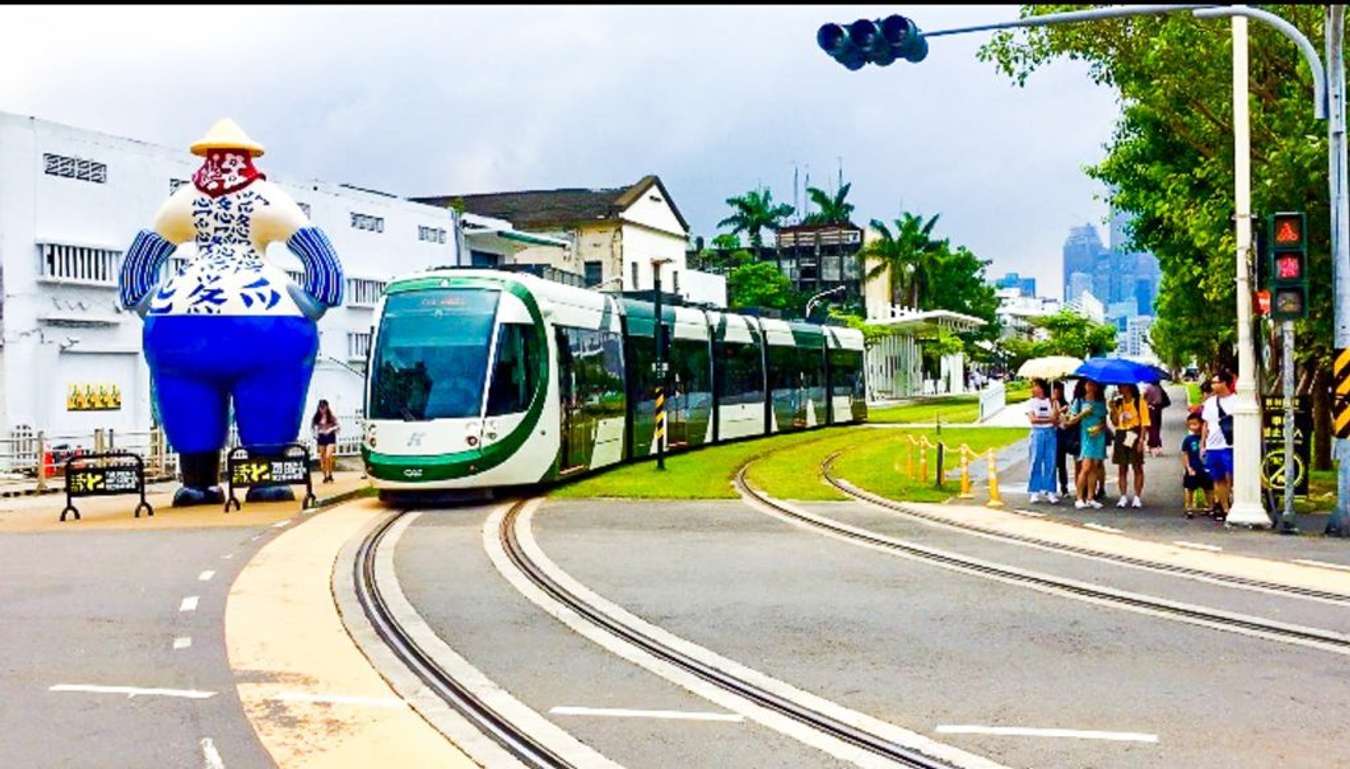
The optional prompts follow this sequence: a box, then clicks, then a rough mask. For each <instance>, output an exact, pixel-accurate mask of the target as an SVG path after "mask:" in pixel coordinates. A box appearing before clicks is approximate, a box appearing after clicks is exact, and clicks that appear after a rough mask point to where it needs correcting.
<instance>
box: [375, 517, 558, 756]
mask: <svg viewBox="0 0 1350 769" xmlns="http://www.w3.org/2000/svg"><path fill="white" fill-rule="evenodd" d="M402 515H403V513H402V512H400V513H397V514H395V515H392V516H390V517H389V518H388V520H386V521H384V522H383V523H381V524H380V525H379V526H378V527H376V528H375V529H374V530H373V531H372V532H371V533H370V534H369V535H368V536H367V537H366V538H365V539H364V540H363V541H362V542H361V546H360V548H359V549H358V550H357V554H356V563H355V566H354V568H353V575H352V576H353V579H354V580H355V584H356V598H357V600H358V601H359V602H360V604H361V608H362V610H363V611H364V612H365V614H366V617H367V618H368V619H369V620H370V624H371V625H372V626H373V627H374V628H375V632H376V633H377V634H379V636H380V640H382V641H383V642H384V643H385V645H386V646H388V647H389V649H390V651H392V652H393V653H394V654H395V655H396V656H397V657H398V658H399V659H400V660H402V661H403V664H405V665H407V666H408V669H409V670H411V671H412V672H413V673H414V674H416V675H417V677H418V678H420V679H422V682H423V683H425V684H426V685H427V687H428V688H430V689H431V690H432V691H433V692H435V693H436V695H437V696H438V697H440V698H441V699H442V700H445V702H446V703H447V704H448V705H450V707H452V708H454V709H455V710H456V711H458V712H459V714H460V715H462V716H464V718H466V719H468V721H469V722H470V723H472V724H473V725H474V727H475V728H477V729H478V730H479V731H481V732H482V733H483V734H485V735H487V736H488V737H489V738H490V739H492V740H493V741H494V742H496V743H497V744H498V745H501V746H502V748H504V749H505V750H507V751H508V752H509V753H511V754H512V755H514V756H515V757H516V758H518V759H520V760H521V761H522V762H523V763H525V764H526V765H527V766H531V767H540V768H541V769H571V768H572V767H573V764H571V763H569V762H568V761H567V760H566V759H564V758H562V757H561V756H559V755H557V754H556V753H554V752H553V751H551V750H549V749H548V747H546V746H545V745H543V744H542V743H540V742H539V741H537V740H535V739H534V738H533V737H532V736H530V734H528V733H527V732H525V731H524V730H522V729H520V728H518V727H517V726H515V725H514V724H512V723H511V722H510V721H509V720H508V719H507V718H506V717H505V716H503V715H501V714H500V713H498V712H496V711H495V710H493V709H492V708H491V707H490V706H489V705H487V704H486V703H484V702H483V701H482V700H480V699H479V698H478V697H476V696H475V695H474V694H473V692H471V691H470V690H469V689H468V687H466V686H464V685H463V684H462V683H460V682H459V681H457V680H456V679H455V678H454V677H453V676H451V675H450V674H449V673H447V672H446V671H445V670H444V669H443V668H442V667H441V666H440V665H439V664H437V663H436V660H435V659H434V658H432V656H431V655H430V654H428V653H427V652H426V651H425V650H423V649H422V648H421V647H420V646H418V645H417V643H416V641H414V640H413V638H412V637H411V635H410V634H409V633H408V632H407V631H406V630H405V629H404V628H403V626H402V625H400V624H399V623H398V620H396V619H395V618H394V616H393V613H392V612H391V611H390V609H389V607H388V605H387V604H386V603H385V600H384V597H383V596H382V595H381V594H380V586H379V583H378V581H377V580H376V578H375V555H376V553H377V552H378V550H379V546H380V542H381V540H383V539H384V535H385V534H386V533H387V532H388V531H389V528H390V527H391V526H392V525H393V524H394V522H395V521H397V520H398V519H399V517H400V516H402Z"/></svg>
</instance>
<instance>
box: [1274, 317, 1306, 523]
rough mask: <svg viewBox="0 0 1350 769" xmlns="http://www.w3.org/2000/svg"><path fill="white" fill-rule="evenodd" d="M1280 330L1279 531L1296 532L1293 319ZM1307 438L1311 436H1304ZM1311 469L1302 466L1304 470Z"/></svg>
mask: <svg viewBox="0 0 1350 769" xmlns="http://www.w3.org/2000/svg"><path fill="white" fill-rule="evenodd" d="M1280 331H1281V333H1282V334H1283V335H1284V340H1283V343H1282V344H1281V347H1283V348H1284V349H1283V351H1282V352H1283V360H1281V361H1280V362H1281V364H1283V367H1284V382H1283V383H1282V386H1281V389H1282V390H1283V391H1284V513H1283V514H1282V515H1281V516H1280V533H1281V534H1297V533H1298V521H1297V518H1296V517H1295V513H1294V476H1295V473H1294V464H1295V462H1296V461H1297V459H1298V452H1297V451H1294V403H1295V398H1296V397H1297V396H1296V395H1295V394H1294V389H1295V387H1296V385H1295V384H1294V321H1292V320H1285V321H1281V322H1280ZM1307 438H1311V436H1305V439H1307ZM1311 469H1312V468H1304V472H1309V471H1310V470H1311ZM1271 485H1274V484H1273V483H1272V484H1271Z"/></svg>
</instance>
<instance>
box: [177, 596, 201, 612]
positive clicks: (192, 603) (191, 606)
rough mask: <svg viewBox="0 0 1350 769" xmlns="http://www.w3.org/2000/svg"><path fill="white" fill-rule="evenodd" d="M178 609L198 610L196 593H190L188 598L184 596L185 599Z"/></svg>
mask: <svg viewBox="0 0 1350 769" xmlns="http://www.w3.org/2000/svg"><path fill="white" fill-rule="evenodd" d="M178 610H179V611H196V610H197V596H195V595H190V596H188V597H187V598H184V599H183V602H182V603H180V604H178Z"/></svg>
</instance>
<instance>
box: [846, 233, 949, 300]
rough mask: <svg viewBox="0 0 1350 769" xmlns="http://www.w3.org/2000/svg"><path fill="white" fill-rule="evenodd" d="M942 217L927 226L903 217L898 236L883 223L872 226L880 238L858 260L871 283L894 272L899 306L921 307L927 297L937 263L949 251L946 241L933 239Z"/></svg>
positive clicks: (893, 292) (892, 287) (893, 290)
mask: <svg viewBox="0 0 1350 769" xmlns="http://www.w3.org/2000/svg"><path fill="white" fill-rule="evenodd" d="M938 216H939V215H938V214H934V215H933V216H932V218H930V219H929V220H928V221H927V222H925V221H924V220H923V217H921V216H918V215H917V214H911V213H908V212H906V213H903V214H901V215H900V218H899V219H896V220H895V231H894V232H892V231H891V228H890V227H887V226H886V223H885V222H883V221H881V220H880V219H873V220H872V222H871V226H872V229H874V230H876V231H877V234H878V235H879V236H880V237H879V238H877V239H876V240H874V241H872V242H871V243H869V244H867V246H866V247H865V248H863V249H862V250H861V251H859V252H858V256H859V258H860V259H862V260H863V261H862V264H863V267H864V268H865V269H867V272H866V275H867V279H868V280H875V279H877V278H879V277H881V275H882V274H883V273H885V272H886V271H887V270H889V271H890V276H891V278H890V279H891V285H890V294H891V297H892V300H893V301H896V303H897V304H903V305H905V306H908V307H920V306H922V304H923V301H924V299H925V297H926V296H927V292H928V287H929V285H931V281H930V276H931V274H932V272H933V269H934V262H935V261H936V260H937V259H938V257H939V255H940V254H941V253H942V252H943V251H945V250H946V249H947V248H948V244H947V242H946V241H945V240H934V239H933V237H932V234H933V227H934V226H935V225H936V224H937V221H938ZM869 262H871V263H872V265H871V267H870V268H868V267H867V265H868V263H869Z"/></svg>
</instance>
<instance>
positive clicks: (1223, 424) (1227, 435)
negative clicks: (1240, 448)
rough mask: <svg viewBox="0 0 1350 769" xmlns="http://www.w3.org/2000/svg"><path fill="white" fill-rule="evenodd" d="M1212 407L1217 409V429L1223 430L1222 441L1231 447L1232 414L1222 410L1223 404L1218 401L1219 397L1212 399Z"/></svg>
mask: <svg viewBox="0 0 1350 769" xmlns="http://www.w3.org/2000/svg"><path fill="white" fill-rule="evenodd" d="M1214 408H1216V409H1218V410H1219V429H1220V430H1222V431H1223V440H1224V443H1227V444H1228V447H1229V448H1232V446H1233V415H1232V414H1228V413H1225V412H1224V410H1223V404H1222V403H1220V402H1219V399H1218V398H1217V397H1216V398H1215V399H1214Z"/></svg>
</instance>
